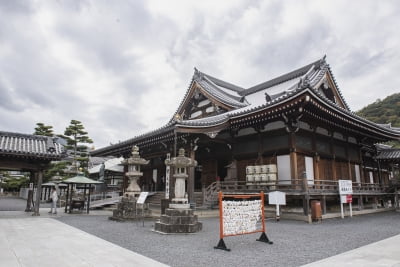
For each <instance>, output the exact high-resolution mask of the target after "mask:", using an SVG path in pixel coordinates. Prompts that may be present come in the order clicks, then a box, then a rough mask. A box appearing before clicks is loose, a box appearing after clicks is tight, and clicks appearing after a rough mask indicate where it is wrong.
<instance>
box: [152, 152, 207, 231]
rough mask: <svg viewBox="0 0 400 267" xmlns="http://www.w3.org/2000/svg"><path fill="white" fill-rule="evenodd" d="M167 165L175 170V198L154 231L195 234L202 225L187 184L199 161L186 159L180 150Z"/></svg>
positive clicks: (167, 161)
mask: <svg viewBox="0 0 400 267" xmlns="http://www.w3.org/2000/svg"><path fill="white" fill-rule="evenodd" d="M165 165H167V166H172V167H174V169H175V173H174V174H173V177H174V178H175V179H176V180H175V197H174V198H173V199H172V200H171V203H170V204H169V208H168V209H166V210H165V214H163V215H161V218H160V220H158V221H156V223H155V225H154V230H155V231H156V232H160V233H169V234H172V233H194V232H198V231H200V230H201V228H202V223H201V222H198V221H197V215H194V214H193V212H194V211H193V209H191V208H190V204H189V201H188V197H187V193H186V192H185V183H186V179H187V178H188V176H189V175H188V171H187V169H188V168H189V167H196V166H197V161H195V160H192V159H191V158H188V157H185V150H184V149H183V148H181V149H179V153H178V156H177V157H175V158H172V159H166V160H165Z"/></svg>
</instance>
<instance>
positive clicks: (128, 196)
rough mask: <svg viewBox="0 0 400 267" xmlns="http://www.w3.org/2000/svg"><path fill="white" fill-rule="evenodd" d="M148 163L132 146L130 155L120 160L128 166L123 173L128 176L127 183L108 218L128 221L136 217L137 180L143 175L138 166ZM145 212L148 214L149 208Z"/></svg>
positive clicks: (138, 192)
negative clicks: (123, 192)
mask: <svg viewBox="0 0 400 267" xmlns="http://www.w3.org/2000/svg"><path fill="white" fill-rule="evenodd" d="M148 163H149V161H148V160H145V159H143V158H141V157H140V156H139V148H138V147H137V146H133V147H132V155H131V157H130V158H128V159H125V160H124V161H123V162H122V164H123V165H127V166H128V171H127V172H126V173H125V174H126V176H127V177H128V178H129V185H128V188H127V189H126V192H125V194H124V196H123V197H122V198H121V201H120V202H119V203H118V204H117V208H116V209H115V210H113V216H111V217H109V219H110V220H116V221H129V220H135V219H136V218H137V213H136V200H137V198H138V196H139V195H140V191H141V190H140V187H139V185H138V183H137V181H138V179H139V178H140V177H141V176H142V175H143V173H142V172H141V171H140V166H141V165H146V164H148ZM145 213H146V214H147V215H150V210H147V211H145Z"/></svg>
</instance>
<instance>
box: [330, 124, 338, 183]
mask: <svg viewBox="0 0 400 267" xmlns="http://www.w3.org/2000/svg"><path fill="white" fill-rule="evenodd" d="M330 150H331V155H332V162H331V163H332V179H333V180H334V181H337V176H336V159H335V158H336V156H335V148H334V145H333V132H332V133H331V139H330Z"/></svg>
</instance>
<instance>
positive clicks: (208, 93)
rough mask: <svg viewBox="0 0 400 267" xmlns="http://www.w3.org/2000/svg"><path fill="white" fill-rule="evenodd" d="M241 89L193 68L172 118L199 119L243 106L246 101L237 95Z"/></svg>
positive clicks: (245, 104)
mask: <svg viewBox="0 0 400 267" xmlns="http://www.w3.org/2000/svg"><path fill="white" fill-rule="evenodd" d="M241 90H242V89H241V88H240V87H238V86H235V85H233V84H230V83H227V82H224V81H222V80H219V79H216V78H214V77H211V76H209V75H207V74H204V73H202V72H200V71H198V70H197V69H195V73H194V75H193V79H192V83H191V84H190V87H189V89H188V91H187V93H186V95H185V98H184V100H183V101H182V103H181V105H180V106H179V108H178V110H177V112H176V113H175V116H174V118H175V119H177V118H179V119H181V120H192V119H201V118H206V117H210V116H215V115H217V114H222V113H225V112H227V111H230V110H234V109H237V108H241V107H245V106H247V105H248V103H247V102H245V99H244V97H242V96H240V95H239V93H238V92H240V91H241Z"/></svg>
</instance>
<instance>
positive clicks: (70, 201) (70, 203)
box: [69, 184, 74, 213]
mask: <svg viewBox="0 0 400 267" xmlns="http://www.w3.org/2000/svg"><path fill="white" fill-rule="evenodd" d="M73 186H74V184H71V193H70V194H69V213H71V210H72V193H73Z"/></svg>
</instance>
